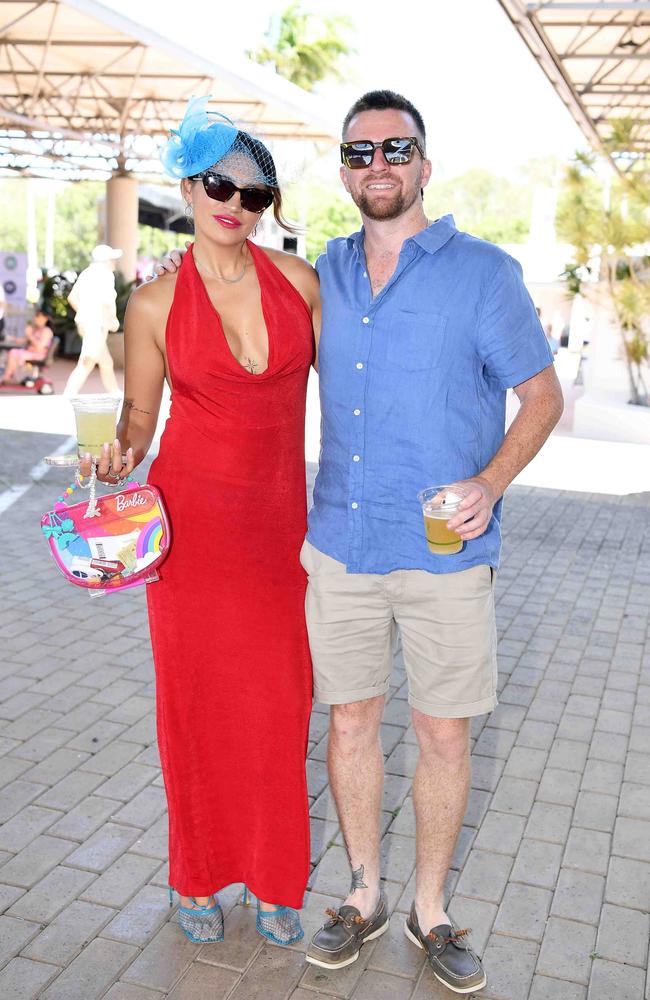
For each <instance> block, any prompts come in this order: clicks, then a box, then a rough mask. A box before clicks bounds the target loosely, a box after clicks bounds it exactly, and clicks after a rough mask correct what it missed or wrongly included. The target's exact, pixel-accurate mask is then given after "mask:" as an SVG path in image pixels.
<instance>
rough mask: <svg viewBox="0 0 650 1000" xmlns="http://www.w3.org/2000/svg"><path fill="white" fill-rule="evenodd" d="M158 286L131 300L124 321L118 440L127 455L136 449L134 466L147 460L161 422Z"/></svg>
mask: <svg viewBox="0 0 650 1000" xmlns="http://www.w3.org/2000/svg"><path fill="white" fill-rule="evenodd" d="M154 291H157V288H156V284H151V285H142V286H141V287H140V288H139V289H137V290H136V291H135V292H134V293H133V295H132V296H131V298H130V299H129V304H128V306H127V309H126V315H125V317H124V402H123V404H122V413H121V415H120V420H119V423H118V425H117V436H118V439H119V441H120V443H121V445H122V448H123V450H124V451H126V450H127V449H128V448H132V449H133V457H134V464H135V465H138V464H139V463H140V462H141V461H142V459H143V458H144V457H145V455H146V454H147V452H148V451H149V448H150V446H151V442H152V441H153V436H154V433H155V430H156V424H157V422H158V413H159V412H160V401H161V399H162V391H163V385H164V381H165V358H164V355H163V352H162V350H161V346H160V341H159V336H160V328H161V326H162V329H163V330H164V327H165V323H166V317H165V321H164V322H162V323H161V318H162V317H161V316H160V308H159V306H160V303H159V302H158V301H157V300H158V299H159V298H160V296H159V295H155V294H154V295H151V294H149V295H147V294H146V293H147V292H149V293H151V292H154Z"/></svg>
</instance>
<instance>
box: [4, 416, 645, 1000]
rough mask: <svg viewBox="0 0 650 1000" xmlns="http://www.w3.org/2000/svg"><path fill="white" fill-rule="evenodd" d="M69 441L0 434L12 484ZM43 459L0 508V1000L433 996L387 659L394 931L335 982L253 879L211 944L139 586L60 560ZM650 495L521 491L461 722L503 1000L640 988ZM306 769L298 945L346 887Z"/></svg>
mask: <svg viewBox="0 0 650 1000" xmlns="http://www.w3.org/2000/svg"><path fill="white" fill-rule="evenodd" d="M61 441H62V438H61V437H58V436H53V435H50V436H47V435H35V434H21V433H19V432H11V433H9V432H3V435H2V448H1V451H0V463H1V465H2V468H0V492H1V491H2V490H6V489H8V488H10V486H11V484H12V483H25V482H26V481H27V480H28V478H29V469H30V468H31V467H32V466H33V465H34V463H35V462H36V461H37V460H38V458H40V457H41V455H43V454H45V453H46V452H48V451H51V450H53V449H54V448H55V447H56V446H57V445H59V444H60V443H61ZM63 485H64V474H63V473H62V472H59V471H50V472H49V473H48V474H47V475H46V476H45V477H44V478H43V479H41V480H40V481H38V482H36V483H35V484H34V485H33V486H32V487H31V489H29V490H28V491H27V492H26V493H25V494H24V496H22V499H21V500H20V501H19V502H17V503H16V504H14V505H13V506H11V507H10V508H9V509H8V510H6V511H5V513H4V514H2V516H1V517H0V526H1V527H2V529H3V535H2V537H3V550H4V553H5V557H4V567H3V568H4V572H3V574H2V584H1V590H0V784H1V785H2V786H3V787H2V791H1V792H0V821H3V822H4V825H3V826H2V827H1V828H0V913H1V914H2V916H0V996H2V997H7V998H11V1000H26V998H33V997H40V998H43V1000H93V998H99V997H106V998H110V1000H160V998H161V997H173V998H174V1000H195V998H199V997H201V998H203V997H209V998H210V1000H219V998H226V997H228V998H233V1000H284V998H292V1000H314V998H315V997H319V996H320V997H345V998H348V997H349V998H353V1000H425V998H427V1000H428V998H430V1000H444V998H449V997H450V996H451V994H450V993H449V992H448V991H446V990H445V989H444V988H443V987H442V986H440V985H439V984H437V982H436V981H435V980H434V978H433V976H432V975H431V973H430V970H429V969H428V968H427V967H425V966H424V965H423V962H422V957H421V953H419V952H418V951H417V950H416V949H415V948H414V947H413V946H412V945H410V944H409V943H408V942H407V941H406V940H405V938H404V935H403V933H402V926H401V925H402V922H403V918H404V914H405V913H406V911H407V909H408V907H409V904H410V901H411V898H412V895H413V864H414V841H413V833H414V829H413V812H412V804H411V798H410V794H409V790H410V776H411V775H412V773H413V769H414V765H415V756H416V747H415V743H414V736H413V731H412V729H411V728H410V726H409V715H408V708H407V703H406V700H405V698H406V690H405V684H404V672H403V669H402V667H401V665H400V661H399V655H398V657H397V659H396V664H395V672H394V678H393V681H394V683H393V686H392V687H391V693H390V700H389V702H388V704H387V707H386V713H385V725H384V729H383V740H384V750H385V754H386V771H387V778H386V788H385V795H384V812H383V829H384V855H385V861H384V870H385V877H386V890H387V893H388V897H389V900H390V904H391V907H392V908H393V910H394V916H393V920H392V924H391V930H390V932H389V934H387V935H385V936H384V937H383V938H381V939H380V940H379V941H378V942H376V943H374V944H371V945H368V946H367V947H366V948H364V950H363V952H362V959H361V960H360V961H359V962H357V963H356V964H355V965H353V966H351V967H350V968H348V969H346V970H343V971H342V972H340V973H338V974H335V975H334V974H332V975H329V974H327V973H326V972H324V971H323V970H317V969H315V968H312V967H309V966H307V965H305V963H304V961H303V956H302V952H303V950H304V944H301V945H300V946H297V947H294V948H292V949H286V950H285V949H281V948H275V947H271V946H267V945H266V944H264V943H263V941H262V939H261V938H260V937H259V936H258V935H257V934H256V933H255V930H254V913H253V911H252V910H249V909H246V908H244V907H242V906H241V905H239V902H238V900H239V894H240V890H241V887H240V886H233V887H231V888H230V889H228V890H227V891H226V892H225V893H223V894H222V900H223V903H224V909H225V910H226V913H227V917H226V941H225V942H224V943H223V944H216V945H206V946H203V947H197V946H195V945H192V944H191V943H190V942H189V941H187V940H186V939H185V938H184V937H183V936H182V934H181V933H180V931H179V929H178V928H177V927H176V918H175V915H174V914H173V913H171V914H170V910H169V908H168V905H167V897H166V892H165V885H166V865H165V857H166V847H165V833H166V828H165V815H164V811H165V801H164V795H163V788H162V784H161V778H160V773H159V769H158V757H157V752H156V746H155V733H154V726H153V705H154V683H153V669H152V664H151V657H150V650H149V643H148V639H147V630H146V617H145V606H144V600H143V594H142V593H137V592H132V593H128V594H125V595H114V596H113V597H111V598H106V599H103V600H102V601H100V602H97V601H91V600H89V599H88V598H87V597H86V595H85V594H83V593H81V592H77V591H75V590H74V589H73V588H72V587H70V586H69V585H67V584H66V583H65V582H64V581H63V580H62V579H60V578H59V577H58V576H57V574H56V570H55V568H54V566H53V564H50V562H49V561H48V557H47V554H46V550H45V544H44V542H43V541H42V539H41V538H40V534H39V531H38V527H37V525H38V517H39V515H40V513H41V512H42V511H43V510H44V509H46V508H47V507H48V506H49V505H50V504H51V502H52V501H53V499H54V498H55V496H56V494H57V493H58V491H59V490H60V489H61V487H62V486H63ZM649 520H650V496H649V495H648V494H645V495H642V496H631V497H623V498H620V497H608V496H594V495H589V494H571V493H558V492H554V491H550V490H540V489H532V488H527V487H518V488H515V489H513V490H512V491H511V492H510V494H509V497H508V501H507V530H506V542H505V553H504V560H503V568H502V570H501V572H500V574H499V579H498V591H497V593H498V616H499V626H500V635H501V645H500V668H501V670H500V690H501V695H500V697H501V704H500V706H499V707H498V709H497V710H496V711H495V712H494V713H493V714H492V715H491V716H490V717H489V718H487V717H482V718H480V719H477V720H476V721H475V724H474V726H473V738H474V744H473V775H474V776H473V782H472V784H473V788H472V794H471V799H470V805H469V809H468V812H467V816H466V818H465V825H464V827H463V831H462V836H461V838H460V843H459V847H458V850H457V853H456V857H455V859H454V863H453V869H452V871H451V873H450V878H449V890H450V892H453V899H452V903H451V910H452V912H453V913H454V915H455V916H456V918H457V920H459V921H460V922H461V923H462V924H463V925H464V926H466V925H470V926H471V927H472V928H473V940H474V943H475V945H476V947H477V949H478V950H479V951H480V952H481V953H482V954H483V956H484V961H485V966H486V969H487V972H488V976H489V985H488V988H487V989H486V990H483V991H481V992H480V993H479V994H477V996H480V997H485V998H492V1000H586V998H588V1000H642V998H643V997H644V996H645V997H648V996H649V994H648V992H647V989H648V986H647V982H646V973H645V969H646V967H647V957H648V937H649V926H648V925H649V917H648V908H649V907H648V904H649V902H650V865H649V862H650V641H649V639H650V631H649V629H648V605H649V602H650V534H649V532H648V528H649ZM326 728H327V717H326V714H325V713H324V712H323V711H322V710H321V708H320V707H319V706H317V707H316V710H315V712H314V715H313V721H312V729H311V733H312V742H311V744H310V757H309V763H308V769H309V784H310V791H311V797H312V809H311V811H312V817H313V819H312V834H313V848H312V853H313V862H314V870H313V874H312V878H311V883H310V892H309V894H308V898H307V903H306V911H305V917H304V924H305V930H306V935H307V937H309V936H310V934H311V933H312V932H313V930H314V929H315V928H316V927H317V926H318V925H319V924H320V923H321V920H322V917H323V911H324V909H325V907H326V906H328V905H331V904H332V903H334V902H335V901H336V899H337V897H339V895H340V894H341V892H342V891H343V890H344V889H345V886H346V885H347V882H348V878H349V875H348V870H347V866H346V862H345V855H344V850H343V847H342V844H341V838H340V833H339V830H338V827H337V824H336V819H335V814H334V811H333V807H332V802H331V799H330V796H329V792H328V788H327V778H326V770H325V763H324V762H325V744H326Z"/></svg>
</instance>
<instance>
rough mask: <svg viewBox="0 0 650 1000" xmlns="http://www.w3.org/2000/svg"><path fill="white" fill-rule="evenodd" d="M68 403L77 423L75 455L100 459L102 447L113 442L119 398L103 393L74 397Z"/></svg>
mask: <svg viewBox="0 0 650 1000" xmlns="http://www.w3.org/2000/svg"><path fill="white" fill-rule="evenodd" d="M70 402H71V403H72V408H73V410H74V415H75V420H76V423H77V454H78V455H79V457H80V458H83V456H84V455H87V454H90V455H91V456H92V457H93V458H94V459H99V458H101V453H102V445H103V444H104V443H105V442H106V441H108V443H109V444H112V443H113V441H114V440H115V432H116V426H117V408H118V406H119V405H120V399H119V397H118V396H110V395H108V394H107V393H104V394H101V395H97V396H91V395H87V396H75V397H74V399H71V400H70Z"/></svg>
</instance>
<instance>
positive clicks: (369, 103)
mask: <svg viewBox="0 0 650 1000" xmlns="http://www.w3.org/2000/svg"><path fill="white" fill-rule="evenodd" d="M362 111H405V112H406V114H408V115H410V116H411V118H412V119H413V121H414V122H415V126H416V128H417V130H418V132H419V133H420V135H421V137H422V140H423V142H426V138H427V133H426V129H425V127H424V119H423V118H422V115H421V114H420V112H419V111H418V109H417V108H416V107H415V105H414V104H412V103H411V102H410V101H409V100H408V99H407V98H406V97H402V95H401V94H397V93H395V91H394V90H369V91H368V93H367V94H364V95H363V96H362V97H360V98H359V99H358V100H357V101H355V102H354V104H353V105H352V107H351V108H350V110H349V111H348V113H347V115H346V116H345V118H344V119H343V129H342V134H343V138H344V139H345V133H346V132H347V130H348V128H349V125H350V122H351V121H352V119H353V118H354V117H355V116H356V115H359V114H361V112H362Z"/></svg>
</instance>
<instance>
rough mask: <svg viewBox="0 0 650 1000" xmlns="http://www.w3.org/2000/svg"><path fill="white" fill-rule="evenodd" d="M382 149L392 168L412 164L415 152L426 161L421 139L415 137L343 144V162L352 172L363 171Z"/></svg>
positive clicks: (360, 140) (366, 140)
mask: <svg viewBox="0 0 650 1000" xmlns="http://www.w3.org/2000/svg"><path fill="white" fill-rule="evenodd" d="M378 149H381V151H382V153H383V154H384V157H385V158H386V163H390V165H391V166H392V167H394V166H401V164H402V163H410V162H411V160H412V159H413V150H414V149H417V151H418V153H419V154H420V156H421V157H422V159H424V150H423V148H422V144H421V143H420V140H419V139H416V137H415V136H414V135H409V136H406V137H404V138H397V137H395V138H392V139H384V140H383V141H382V142H373V141H372V139H357V141H356V142H342V143H341V162H342V163H344V164H345V165H346V167H349V168H350V170H361V169H362V168H363V167H369V166H370V164H371V163H372V161H373V159H374V156H375V153H376V152H377V150H378Z"/></svg>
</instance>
